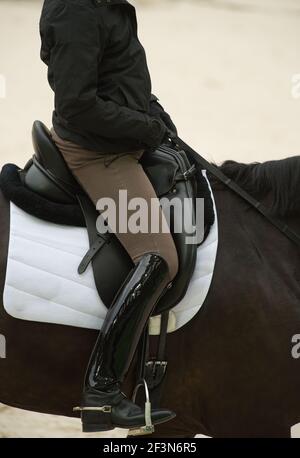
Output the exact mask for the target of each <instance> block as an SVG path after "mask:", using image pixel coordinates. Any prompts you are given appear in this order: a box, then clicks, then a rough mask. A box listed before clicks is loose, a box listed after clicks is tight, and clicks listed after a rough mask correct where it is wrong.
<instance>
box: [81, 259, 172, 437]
mask: <svg viewBox="0 0 300 458" xmlns="http://www.w3.org/2000/svg"><path fill="white" fill-rule="evenodd" d="M167 283H168V267H167V264H166V262H165V261H164V260H163V259H162V258H161V257H160V256H159V255H157V254H147V255H145V256H144V257H143V258H142V259H141V260H140V261H139V263H138V264H137V265H136V266H135V267H134V269H133V270H132V272H131V273H130V274H129V276H128V278H127V279H126V281H125V283H124V285H123V286H122V287H121V289H120V290H119V292H118V294H117V296H116V298H115V299H114V301H113V304H112V306H111V308H110V309H109V310H108V313H107V316H106V318H105V321H104V323H103V326H102V329H101V331H100V333H99V337H98V340H97V342H96V345H95V348H94V350H93V353H92V356H91V359H90V362H89V365H88V369H87V373H86V378H85V386H84V392H83V398H82V406H81V407H80V408H78V409H79V410H81V419H82V424H83V432H97V431H107V430H111V429H113V428H114V427H119V428H126V429H127V428H128V429H133V428H134V429H135V428H140V427H142V426H145V412H144V410H142V409H141V408H140V407H139V406H138V405H136V404H134V403H133V402H132V401H130V400H129V399H128V398H126V396H125V395H124V394H123V393H122V392H121V390H120V387H121V384H122V382H123V380H124V377H125V375H126V373H127V371H128V369H129V366H130V363H131V360H132V358H133V355H134V353H135V350H136V348H137V344H138V342H139V339H140V337H141V334H142V332H143V329H144V327H145V325H146V323H147V321H148V319H149V317H150V315H151V312H152V311H153V309H154V307H155V305H156V303H157V301H158V299H159V297H160V295H161V294H162V292H163V291H164V290H165V288H166V285H167ZM174 417H175V414H174V413H173V412H171V411H169V410H166V409H153V410H152V412H151V420H152V424H153V425H155V424H158V423H163V422H165V421H168V420H170V419H172V418H174Z"/></svg>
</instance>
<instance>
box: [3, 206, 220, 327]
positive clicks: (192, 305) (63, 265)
mask: <svg viewBox="0 0 300 458" xmlns="http://www.w3.org/2000/svg"><path fill="white" fill-rule="evenodd" d="M217 246H218V225H217V217H216V220H215V223H214V225H213V226H212V228H211V231H210V234H209V236H208V237H207V239H206V241H205V242H204V243H203V244H202V245H201V246H200V247H199V248H198V252H197V264H196V268H195V272H194V274H193V277H192V279H191V282H190V285H189V288H188V291H187V293H186V295H185V297H184V299H183V300H182V301H181V302H180V303H179V304H178V305H177V306H176V307H174V308H173V309H172V311H171V313H170V319H169V326H168V332H173V331H176V330H177V329H179V328H180V327H182V326H183V325H184V324H186V323H187V322H188V321H189V320H190V319H192V318H193V317H194V316H195V314H196V313H197V312H198V310H199V309H200V307H201V305H202V304H203V302H204V300H205V298H206V296H207V293H208V290H209V287H210V284H211V280H212V276H213V271H214V265H215V259H216V253H217ZM88 248H89V242H88V234H87V230H86V229H85V228H76V227H68V226H60V225H57V224H52V223H48V222H45V221H42V220H40V219H38V218H35V217H34V216H31V215H29V214H27V213H25V212H24V211H22V210H21V209H20V208H18V207H16V206H15V205H14V204H12V203H11V205H10V240H9V250H8V263H7V272H6V280H5V288H4V299H3V300H4V308H5V310H6V312H7V313H8V314H9V315H11V316H13V317H15V318H18V319H22V320H29V321H38V322H44V323H55V324H61V325H67V326H76V327H81V328H88V329H100V328H101V326H102V323H103V320H104V318H105V315H106V312H107V309H106V307H105V306H104V304H103V302H102V301H101V299H100V298H99V295H98V293H97V290H96V286H95V281H94V277H93V271H92V267H91V266H89V267H88V269H87V271H86V272H85V273H84V274H83V275H79V274H78V273H77V268H78V265H79V263H80V261H81V260H82V258H83V256H84V255H85V253H86V252H87V250H88ZM159 330H160V317H153V318H151V323H150V333H151V334H152V335H155V334H159Z"/></svg>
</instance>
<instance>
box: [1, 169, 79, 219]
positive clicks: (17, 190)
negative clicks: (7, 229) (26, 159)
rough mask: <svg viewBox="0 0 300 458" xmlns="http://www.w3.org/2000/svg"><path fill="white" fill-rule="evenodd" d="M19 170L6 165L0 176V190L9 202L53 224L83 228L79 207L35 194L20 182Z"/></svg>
mask: <svg viewBox="0 0 300 458" xmlns="http://www.w3.org/2000/svg"><path fill="white" fill-rule="evenodd" d="M19 170H20V169H19V168H18V167H17V166H16V165H14V164H6V165H5V166H4V167H3V168H2V171H1V174H0V188H1V190H2V192H3V194H4V196H5V197H6V199H8V200H9V201H11V202H13V203H14V204H15V205H17V207H19V208H21V209H22V210H24V211H25V212H26V213H29V214H30V215H33V216H36V217H37V218H40V219H43V220H45V221H49V222H51V223H55V224H63V225H66V226H77V227H85V221H84V217H83V214H82V211H81V209H80V207H79V205H73V204H60V203H55V202H51V201H49V200H47V199H45V198H44V197H41V196H39V195H38V194H35V193H34V192H33V191H31V190H30V189H28V188H27V187H26V186H25V185H24V184H23V183H22V181H21V179H20V174H19Z"/></svg>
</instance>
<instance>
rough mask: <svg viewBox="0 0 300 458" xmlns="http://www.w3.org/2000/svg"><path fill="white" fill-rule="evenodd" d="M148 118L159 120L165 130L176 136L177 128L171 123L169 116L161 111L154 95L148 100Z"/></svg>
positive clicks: (161, 108)
mask: <svg viewBox="0 0 300 458" xmlns="http://www.w3.org/2000/svg"><path fill="white" fill-rule="evenodd" d="M149 114H150V116H153V117H154V118H157V119H160V120H161V121H163V123H164V124H165V125H166V126H167V128H168V129H169V130H170V131H171V132H174V134H175V135H177V128H176V126H175V124H174V123H173V121H172V119H171V116H170V115H169V114H168V113H167V112H166V111H165V110H164V109H163V107H162V106H161V104H160V103H158V98H157V97H156V96H155V95H152V96H151V100H150V112H149Z"/></svg>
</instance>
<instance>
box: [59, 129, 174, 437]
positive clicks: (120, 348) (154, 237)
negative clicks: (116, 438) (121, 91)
mask: <svg viewBox="0 0 300 458" xmlns="http://www.w3.org/2000/svg"><path fill="white" fill-rule="evenodd" d="M54 139H55V140H56V142H57V145H58V146H59V148H60V149H61V151H62V153H63V155H64V157H65V159H66V161H67V163H68V164H69V166H70V168H71V170H72V171H73V174H74V175H75V177H76V178H77V179H78V181H79V182H80V183H81V184H82V186H83V188H84V189H85V190H86V192H87V193H88V194H89V195H90V197H91V198H92V200H93V201H94V202H95V204H96V203H97V201H98V199H99V198H100V197H110V198H113V199H114V200H115V202H116V204H117V207H118V203H119V193H118V191H119V190H122V189H123V190H124V189H126V191H127V192H128V200H129V199H131V198H134V197H142V198H144V199H145V200H146V201H147V202H148V203H149V202H150V200H151V199H157V198H156V195H155V192H154V190H153V188H152V186H151V183H150V182H149V180H148V178H147V176H146V175H145V173H144V171H143V169H142V167H141V166H140V164H139V163H138V158H139V157H140V156H141V154H142V153H141V152H136V153H133V154H125V155H121V156H118V155H101V154H99V153H95V152H91V151H86V150H85V151H83V150H82V149H80V148H78V147H77V148H76V147H75V146H76V145H75V146H74V144H70V143H69V142H63V141H60V143H59V141H58V139H57V137H55V136H54ZM149 215H150V212H149ZM149 215H148V216H149ZM160 216H161V217H163V216H162V215H160ZM116 235H117V236H118V238H119V240H120V241H121V243H122V244H123V245H124V247H125V248H126V249H127V250H128V252H129V254H130V255H131V257H132V259H133V260H134V262H135V267H134V269H133V271H132V272H131V273H130V274H129V276H128V278H127V279H126V281H125V282H124V284H123V285H122V287H121V288H120V290H119V292H118V294H117V296H116V298H115V299H114V301H113V304H112V305H111V307H110V308H109V310H108V313H107V316H106V319H105V321H104V324H103V327H102V329H101V332H100V333H99V337H98V340H97V342H96V345H95V348H94V351H93V353H92V356H91V359H90V362H89V365H88V369H87V374H86V380H85V387H84V393H83V400H82V407H83V408H85V410H84V411H83V412H82V419H83V427H84V430H85V431H100V430H104V429H110V428H111V427H112V425H113V426H119V427H125V428H131V427H138V426H142V425H144V424H145V419H144V412H143V411H142V410H141V409H140V408H139V407H138V406H136V405H135V404H133V403H132V402H131V401H129V400H128V399H126V398H125V397H124V395H123V394H122V392H121V391H120V385H121V384H122V382H123V380H124V377H125V375H126V373H127V371H128V368H129V365H130V363H131V360H132V357H133V355H134V353H135V350H136V347H137V344H138V341H139V338H140V336H141V334H142V332H143V329H144V327H145V325H146V323H147V321H148V319H149V316H150V315H151V312H152V311H153V308H154V307H155V305H156V303H157V301H158V299H159V297H160V295H161V294H162V293H163V292H164V290H165V288H166V287H167V285H168V284H169V283H170V282H171V281H172V279H173V278H174V276H175V275H176V273H177V269H178V259H177V253H176V248H175V245H174V242H173V238H172V236H171V234H170V233H169V232H159V233H156V234H151V233H150V232H147V233H142V234H141V233H138V234H133V233H130V232H127V233H119V232H117V233H116ZM104 406H108V409H107V410H108V412H107V413H106V412H103V411H101V410H100V411H99V410H98V409H99V408H102V407H104ZM91 409H92V410H91ZM110 411H111V413H110ZM173 416H174V414H173V413H172V412H170V411H168V410H165V409H156V410H153V411H152V421H153V423H154V424H155V423H160V422H163V421H167V420H169V419H170V418H172V417H173Z"/></svg>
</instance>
